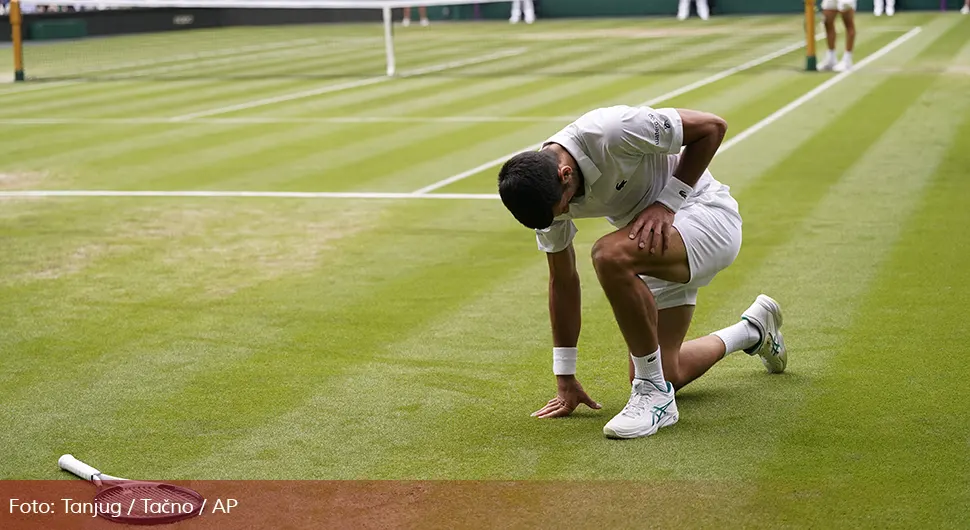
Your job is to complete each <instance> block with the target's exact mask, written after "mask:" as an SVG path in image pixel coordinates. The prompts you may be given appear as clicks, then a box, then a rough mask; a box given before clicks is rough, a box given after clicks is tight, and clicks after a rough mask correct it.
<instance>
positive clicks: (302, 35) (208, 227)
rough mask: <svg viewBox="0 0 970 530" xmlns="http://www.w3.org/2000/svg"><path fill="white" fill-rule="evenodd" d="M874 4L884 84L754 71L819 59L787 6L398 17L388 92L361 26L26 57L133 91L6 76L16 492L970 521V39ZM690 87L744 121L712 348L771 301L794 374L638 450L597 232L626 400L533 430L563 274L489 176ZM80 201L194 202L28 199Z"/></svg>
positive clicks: (2, 228)
mask: <svg viewBox="0 0 970 530" xmlns="http://www.w3.org/2000/svg"><path fill="white" fill-rule="evenodd" d="M859 20H860V34H859V42H858V46H857V52H856V57H857V59H856V61H857V64H858V63H861V62H863V61H865V60H866V58H867V57H868V56H871V55H872V54H875V53H881V51H882V52H884V51H885V49H886V47H887V46H892V48H890V50H889V51H888V52H885V53H884V55H881V56H879V57H878V58H877V59H875V60H872V61H871V62H869V63H866V64H862V67H861V68H859V69H857V70H856V71H855V72H853V73H852V74H851V75H849V76H845V77H843V78H841V79H840V80H839V81H837V82H834V83H830V84H828V85H825V83H827V82H829V81H830V80H832V79H833V76H832V75H830V74H808V73H805V72H804V71H803V67H804V51H803V50H795V49H792V51H790V52H788V53H781V54H776V55H778V56H777V57H774V58H768V59H766V60H763V61H762V62H759V59H763V58H765V57H770V56H771V55H772V54H773V53H775V52H778V51H779V50H784V49H785V48H786V47H791V46H793V45H797V44H798V43H799V41H800V40H803V38H802V34H801V31H800V24H801V19H800V18H798V17H785V16H764V17H749V18H720V19H714V20H712V21H711V23H710V24H709V25H704V24H702V23H700V22H697V21H691V22H688V23H685V24H677V25H674V24H673V23H672V22H671V21H670V20H665V19H648V20H634V19H624V20H595V21H584V20H573V21H540V23H538V24H536V25H535V26H534V27H528V28H526V27H521V26H516V27H509V26H508V24H502V23H494V24H493V23H468V24H433V25H432V26H431V27H430V28H409V29H408V30H407V31H406V32H405V31H403V30H402V29H400V28H399V29H398V47H399V49H398V54H399V57H400V64H399V71H400V73H401V74H402V77H400V78H393V79H389V78H383V77H379V76H380V73H381V72H382V68H383V50H382V48H381V46H382V45H381V41H380V33H379V28H376V27H372V26H346V27H339V28H335V29H332V32H334V34H335V35H336V36H337V37H339V38H337V39H336V40H334V41H332V42H337V43H338V44H332V42H331V41H330V40H328V39H330V38H331V37H332V36H333V35H327V36H320V35H318V31H319V28H312V27H302V28H275V29H272V28H270V29H256V28H253V29H251V30H248V29H233V30H223V31H206V32H200V33H194V32H193V33H185V34H166V35H164V36H163V37H159V36H139V37H123V38H116V39H117V40H115V39H101V40H92V41H85V42H83V43H81V44H82V46H84V47H85V49H88V48H90V53H85V54H83V59H78V58H77V57H81V55H74V54H77V53H78V52H77V50H76V49H73V48H72V49H68V47H67V46H68V45H67V44H48V45H44V47H43V49H34V50H28V52H27V55H28V59H29V58H30V56H31V55H30V54H35V55H34V57H35V62H34V63H33V64H36V65H39V67H40V68H46V69H47V70H45V72H46V73H48V74H50V75H52V76H57V74H59V73H60V74H65V73H68V72H70V71H71V68H75V69H76V70H79V71H91V70H93V69H96V68H99V67H100V68H104V70H103V71H104V72H110V73H112V74H118V76H116V77H115V78H114V79H111V80H102V81H90V80H79V79H71V78H69V77H70V76H67V78H64V79H61V80H55V81H48V82H37V83H26V84H12V83H11V84H3V85H0V102H2V103H0V135H2V136H0V137H2V139H3V144H2V146H3V154H2V155H0V157H2V158H0V241H2V252H0V271H2V274H0V307H2V310H0V359H2V360H0V404H2V409H3V413H2V414H0V447H3V458H2V459H0V462H2V463H0V478H4V479H54V478H64V474H63V473H62V472H60V471H59V470H58V469H57V467H56V465H54V463H55V461H56V459H57V457H58V456H59V455H61V454H62V453H66V452H72V453H73V454H75V455H77V456H78V457H82V456H83V457H85V458H86V459H89V460H90V461H92V462H102V463H104V464H103V465H104V466H105V467H109V465H110V468H111V469H114V470H120V471H118V473H119V474H123V473H127V474H131V475H141V476H153V477H165V478H167V479H173V480H174V479H501V480H532V479H553V480H561V479H569V480H614V479H634V480H642V481H647V482H649V483H651V484H653V485H654V486H656V487H657V488H660V489H661V490H663V489H664V488H669V490H670V491H676V492H678V493H677V496H676V499H677V502H678V503H680V504H677V505H673V504H669V505H668V504H664V505H662V506H657V507H656V508H655V509H656V513H657V516H656V517H654V518H653V520H660V519H662V518H664V517H667V518H668V519H670V520H682V517H683V514H691V515H692V516H694V517H695V519H693V520H694V521H695V522H697V521H700V522H704V523H707V524H722V525H728V526H751V525H760V526H778V525H799V526H802V525H804V526H829V525H832V524H837V525H840V526H846V527H860V526H861V527H890V526H916V525H920V526H925V527H933V528H939V527H952V528H956V527H966V526H968V525H970V508H968V505H970V400H968V395H970V394H968V391H967V384H966V379H967V374H968V370H967V368H966V364H965V363H966V358H967V355H968V353H970V351H968V350H970V348H968V346H967V344H968V343H970V331H968V328H967V326H966V311H967V308H970V294H968V293H970V290H968V289H967V284H968V281H970V267H967V262H968V261H970V243H968V240H967V238H966V237H965V236H964V235H963V233H962V229H963V227H964V226H966V225H967V223H970V208H967V198H968V197H970V175H968V170H970V151H968V150H967V146H968V142H967V140H966V139H967V138H968V137H970V18H968V17H963V18H961V17H960V16H957V15H952V14H947V15H940V14H935V13H925V14H899V15H897V16H896V17H894V18H892V19H875V18H873V17H871V16H860V17H859ZM917 27H919V28H921V31H919V32H918V33H917V32H914V31H912V30H913V28H917ZM786 28H788V29H786ZM570 32H578V33H580V34H584V35H586V36H588V38H585V39H578V40H569V39H564V38H563V37H564V36H565V35H569V34H570ZM597 32H607V33H609V35H610V37H609V38H600V37H597V36H596V35H597ZM620 34H623V35H627V36H629V39H628V41H629V42H627V40H625V39H621V38H618V37H616V35H620ZM503 36H505V37H507V38H504V37H503ZM901 38H906V40H905V41H903V42H901V43H896V44H894V43H895V42H896V41H897V39H901ZM161 39H165V42H161ZM181 39H184V41H183V40H181ZM373 39H376V41H374V43H371V40H373ZM358 40H359V42H366V43H368V44H367V45H366V46H362V47H358V46H357V45H356V44H354V43H356V42H358ZM271 41H276V42H278V43H283V42H285V41H292V42H290V44H291V45H290V44H280V47H279V48H278V49H277V50H276V51H278V52H279V54H275V53H274V50H273V49H263V50H262V51H260V52H254V51H252V50H250V49H245V50H244V51H243V52H239V51H238V50H240V49H244V48H245V47H246V46H252V45H253V43H254V42H255V43H259V42H271ZM311 41H312V42H311ZM618 42H626V45H625V46H623V47H620V48H617V47H616V46H614V44H616V43H618ZM200 43H208V44H207V45H206V46H208V47H206V48H205V49H203V50H201V51H204V52H206V53H205V54H203V53H199V52H200V46H202V44H200ZM321 43H325V44H321ZM319 46H322V47H323V48H322V49H323V50H324V51H321V49H320V47H319ZM332 46H336V47H337V48H339V49H341V50H344V51H345V53H344V52H341V53H337V52H336V51H335V48H333V47H332ZM159 47H161V48H162V49H164V50H166V51H165V52H164V53H166V54H170V55H164V57H169V58H170V59H171V60H170V61H169V62H164V61H163V62H158V61H156V60H155V59H149V57H158V54H159V52H158V51H157V50H158V48H159ZM360 48H366V49H364V50H363V51H359V49H360ZM149 50H155V51H149ZM193 53H196V55H195V56H189V55H191V54H193ZM358 53H359V55H355V54H358ZM98 54H102V55H98ZM187 54H189V55H187ZM229 59H233V60H229ZM564 59H573V61H574V62H571V63H570V62H566V63H562V62H561V61H563V60H564ZM4 60H5V61H9V59H4ZM84 61H88V62H86V63H85V62H84ZM125 61H128V63H125ZM139 61H141V62H139ZM146 61H147V62H146ZM152 61H155V62H152ZM752 62H754V63H755V64H753V65H752V66H750V67H745V68H743V69H737V68H735V67H739V66H742V65H747V64H751V63H752ZM149 63H150V64H149ZM30 64H31V63H28V68H30ZM121 64H128V66H122V67H119V68H115V69H110V68H109V67H110V66H112V65H114V66H118V65H121ZM9 66H10V65H9V62H5V63H2V64H0V67H3V68H6V69H7V71H10V68H9ZM166 68H167V70H165V69H166ZM732 68H734V69H735V70H737V71H733V72H730V70H731V69H732ZM307 71H309V72H312V74H311V75H304V74H305V73H306V72H307ZM724 72H728V73H726V74H724V75H719V74H721V73H724ZM28 73H29V72H28ZM685 88H691V89H689V90H686V89H685ZM813 90H814V91H815V95H814V96H813V97H811V98H810V99H805V100H804V101H803V102H801V103H798V101H799V98H801V97H802V96H805V95H806V94H809V93H811V92H812V91H813ZM665 94H674V95H673V97H671V98H669V99H666V100H664V101H662V102H657V103H655V104H654V106H657V107H666V106H675V107H687V108H696V109H701V110H706V111H711V112H714V113H717V114H719V115H721V116H723V117H724V118H725V119H726V120H727V121H728V123H729V124H730V127H731V129H730V131H729V133H728V139H727V141H728V142H729V144H730V148H729V149H728V150H726V151H725V152H724V153H723V154H722V155H720V156H719V157H718V158H717V159H716V160H715V162H714V164H713V165H712V168H711V169H712V172H713V173H714V176H715V177H716V178H718V179H719V180H721V181H722V182H724V183H726V184H728V185H730V186H731V187H732V193H733V194H734V196H735V197H736V198H737V199H738V202H739V204H740V206H741V213H742V215H743V216H744V245H743V247H742V251H741V254H740V256H739V258H738V260H737V262H736V263H735V264H734V265H733V266H732V267H730V268H729V269H727V270H726V271H725V272H723V273H722V274H721V275H719V276H718V278H717V280H715V281H714V283H713V284H712V285H711V286H710V287H707V288H705V289H703V290H702V291H701V297H700V301H699V305H698V308H697V313H696V316H695V321H694V326H693V328H692V331H691V334H690V336H691V337H693V336H699V335H701V334H706V333H709V332H710V331H713V330H715V329H718V328H720V327H722V326H723V325H725V324H728V323H732V322H734V321H735V320H736V318H737V316H738V315H739V314H740V312H741V311H742V310H743V309H744V308H745V307H747V306H748V304H749V303H750V302H751V301H752V300H753V298H754V297H755V296H756V295H757V294H758V293H760V292H766V293H769V294H771V296H773V297H774V298H776V299H777V300H779V301H780V302H781V303H782V304H783V306H784V309H785V331H786V339H787V342H788V346H789V351H790V353H789V354H790V364H789V368H788V372H787V373H785V374H783V375H779V376H769V375H767V374H765V373H764V370H763V368H762V367H761V365H760V363H758V362H757V360H756V359H751V358H749V357H747V356H745V355H738V354H735V355H733V356H730V357H729V358H727V359H726V360H724V361H723V362H722V363H720V364H719V365H718V366H716V367H715V368H714V369H713V370H712V371H711V373H710V374H708V375H707V376H705V377H704V378H702V379H700V380H699V381H697V382H696V383H693V384H691V385H690V386H688V387H687V388H686V389H684V390H683V391H681V392H680V393H679V394H678V402H679V407H680V411H681V420H680V423H679V424H678V425H677V426H675V427H674V428H671V429H666V430H664V431H662V432H661V433H660V434H658V435H656V436H653V437H650V438H647V439H640V440H634V441H628V442H617V441H611V440H607V439H605V438H603V436H602V434H601V428H602V425H603V424H604V423H605V422H606V421H608V420H609V418H610V417H612V415H613V414H616V412H618V410H619V409H620V408H621V407H622V406H623V404H624V403H625V402H626V399H627V396H628V394H629V387H628V385H627V361H626V358H625V355H626V348H625V346H624V344H623V340H622V337H621V336H620V334H619V331H618V330H617V328H616V324H615V322H614V320H613V317H612V313H611V311H610V307H609V304H608V302H607V301H606V298H605V297H604V296H603V294H602V291H601V290H600V288H599V286H598V284H597V282H596V277H595V274H594V272H593V270H592V267H591V265H590V263H589V259H588V255H589V248H590V246H591V245H592V243H593V242H594V241H595V240H596V239H597V238H598V237H599V236H601V235H603V234H605V233H606V231H607V229H608V225H607V224H606V223H605V222H602V221H585V222H580V223H578V224H579V227H580V233H579V236H578V238H577V245H578V246H577V254H578V255H579V257H580V260H579V267H580V272H581V274H582V281H583V286H584V292H583V295H584V296H583V298H584V299H583V304H584V309H583V319H584V322H583V333H582V336H581V340H580V352H581V353H580V361H579V375H580V379H581V381H582V382H583V385H584V386H585V387H586V389H587V390H588V391H589V392H590V395H591V396H593V397H594V399H597V400H599V401H600V402H601V403H602V404H603V405H604V407H603V410H601V411H590V410H589V409H580V412H579V413H577V414H575V415H574V416H573V417H571V418H568V419H563V420H555V421H538V420H536V419H534V418H531V417H529V414H530V413H531V412H532V411H533V410H536V409H537V408H538V407H539V405H540V404H541V403H543V402H544V401H545V400H546V399H548V398H549V397H550V395H551V393H552V392H553V390H554V386H553V385H554V380H553V377H552V376H551V374H550V371H549V357H550V355H549V348H550V347H551V344H550V333H549V324H548V315H547V305H546V303H547V302H546V296H547V272H546V264H545V258H544V257H543V255H542V254H541V253H540V252H539V251H537V250H536V248H535V243H534V237H533V235H532V234H531V233H530V231H529V230H527V229H524V228H522V227H521V226H519V225H518V224H517V223H516V222H515V221H514V219H512V217H511V216H510V215H509V214H508V212H506V211H505V209H504V208H503V206H502V204H501V202H500V201H497V200H494V198H491V197H482V196H481V195H485V194H488V195H491V194H494V193H495V185H494V182H495V175H496V173H497V164H493V165H492V166H490V167H485V168H482V169H480V170H478V171H474V169H475V168H481V166H483V165H485V164H486V163H488V162H489V161H492V160H498V159H500V158H502V157H504V156H505V155H509V154H511V153H514V152H516V151H517V150H521V149H523V148H525V147H526V146H529V145H531V144H535V143H536V142H540V141H542V140H544V139H545V138H547V137H548V136H550V135H551V134H552V133H554V132H556V131H557V130H558V129H560V128H561V127H562V126H564V125H565V124H567V123H569V122H570V121H571V120H572V119H574V118H575V117H577V116H579V115H580V114H582V113H584V112H585V111H587V110H590V109H592V108H595V107H598V106H606V105H611V104H618V103H626V104H639V103H643V102H646V101H651V100H654V99H656V98H659V97H661V96H663V95H665ZM793 102H796V103H795V104H794V105H790V104H792V103H793ZM786 109H787V110H786ZM779 111H782V112H781V113H779ZM776 113H779V114H776ZM766 119H768V121H765V120H766ZM746 131H749V133H746ZM739 135H741V136H739ZM456 176H461V177H463V178H460V179H452V177H456ZM452 180H453V182H451V181H452ZM443 182H450V183H448V184H447V185H440V186H439V183H443ZM429 187H430V188H433V189H429ZM65 190H70V191H78V190H80V191H105V190H107V191H119V192H125V191H131V192H200V196H185V194H181V195H179V194H175V195H174V196H165V195H164V194H160V196H125V195H124V194H121V196H107V197H105V196H46V195H45V194H44V193H38V194H36V195H39V196H23V195H18V194H17V193H11V192H22V191H38V192H49V191H65ZM418 190H426V191H427V193H422V194H420V195H413V194H412V192H415V191H418ZM206 192H212V193H211V194H209V195H211V196H206ZM219 192H319V193H320V194H319V195H317V196H308V197H286V196H273V195H271V194H267V195H266V196H261V194H260V193H254V194H253V195H254V196H249V197H238V196H236V197H234V196H221V195H220V194H219ZM336 192H344V193H347V195H345V196H333V195H326V194H328V193H336ZM374 194H376V195H374ZM379 194H387V195H379ZM435 194H456V195H457V194H462V195H468V196H474V198H460V197H459V198H438V199H431V198H427V195H435ZM412 195H413V196H412ZM604 502H605V501H604ZM675 512H676V513H675ZM677 514H680V516H679V517H681V519H677V518H678V515H677Z"/></svg>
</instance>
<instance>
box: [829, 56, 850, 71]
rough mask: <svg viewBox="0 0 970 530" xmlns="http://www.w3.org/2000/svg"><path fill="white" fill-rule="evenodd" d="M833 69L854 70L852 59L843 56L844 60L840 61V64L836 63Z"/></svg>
mask: <svg viewBox="0 0 970 530" xmlns="http://www.w3.org/2000/svg"><path fill="white" fill-rule="evenodd" d="M832 70H834V71H836V72H848V71H849V70H852V59H849V58H848V57H842V60H841V61H839V64H837V65H835V67H833V68H832Z"/></svg>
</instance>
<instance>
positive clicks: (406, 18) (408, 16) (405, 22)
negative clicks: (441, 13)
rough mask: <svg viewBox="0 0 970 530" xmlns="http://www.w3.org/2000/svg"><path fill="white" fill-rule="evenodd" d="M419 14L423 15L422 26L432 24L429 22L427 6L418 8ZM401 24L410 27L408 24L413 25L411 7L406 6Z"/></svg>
mask: <svg viewBox="0 0 970 530" xmlns="http://www.w3.org/2000/svg"><path fill="white" fill-rule="evenodd" d="M418 16H420V17H421V25H422V26H427V25H428V24H430V22H428V8H427V7H425V6H421V7H419V8H418ZM401 25H402V26H404V27H408V26H410V25H411V8H410V7H405V8H404V18H403V19H402V20H401Z"/></svg>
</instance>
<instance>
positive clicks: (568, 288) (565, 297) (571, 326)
mask: <svg viewBox="0 0 970 530" xmlns="http://www.w3.org/2000/svg"><path fill="white" fill-rule="evenodd" d="M581 292H582V290H581V289H580V283H579V275H578V274H577V273H575V272H573V273H561V274H557V275H555V276H552V277H550V278H549V318H550V320H551V322H552V345H553V346H555V347H557V348H574V347H576V345H577V343H578V342H579V330H580V327H581V325H582V301H581Z"/></svg>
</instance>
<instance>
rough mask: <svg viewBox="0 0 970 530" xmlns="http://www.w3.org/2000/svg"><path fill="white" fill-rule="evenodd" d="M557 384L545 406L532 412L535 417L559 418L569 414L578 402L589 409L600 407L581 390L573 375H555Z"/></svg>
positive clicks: (600, 406)
mask: <svg viewBox="0 0 970 530" xmlns="http://www.w3.org/2000/svg"><path fill="white" fill-rule="evenodd" d="M556 380H557V384H558V386H559V390H558V392H556V397H554V398H552V399H550V400H549V402H548V403H546V406H544V407H542V408H541V409H539V410H537V411H535V412H533V413H532V415H533V416H535V417H537V418H561V417H563V416H569V415H570V414H572V413H573V411H574V410H576V407H579V405H580V404H583V405H586V406H587V407H589V408H591V409H599V408H602V405H600V404H599V403H597V402H595V401H593V398H591V397H589V394H587V393H586V391H585V390H583V385H581V384H579V380H578V379H576V376H574V375H560V376H556Z"/></svg>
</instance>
